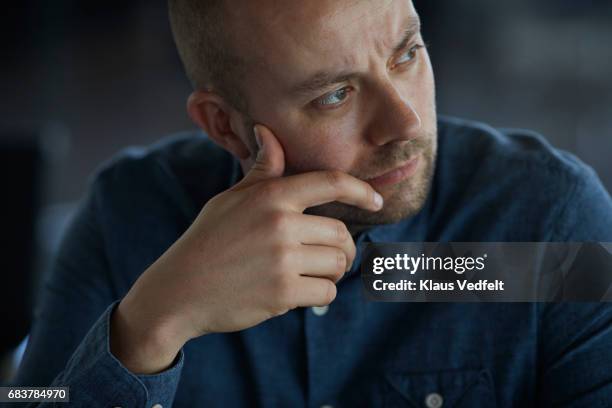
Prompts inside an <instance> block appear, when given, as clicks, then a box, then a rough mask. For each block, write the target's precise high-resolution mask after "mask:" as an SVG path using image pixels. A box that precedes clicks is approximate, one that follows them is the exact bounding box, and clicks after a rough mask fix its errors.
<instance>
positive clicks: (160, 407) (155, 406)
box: [151, 404, 164, 408]
mask: <svg viewBox="0 0 612 408" xmlns="http://www.w3.org/2000/svg"><path fill="white" fill-rule="evenodd" d="M151 408H164V407H162V405H161V404H155V405H153V406H152V407H151Z"/></svg>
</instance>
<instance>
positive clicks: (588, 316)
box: [539, 169, 612, 407]
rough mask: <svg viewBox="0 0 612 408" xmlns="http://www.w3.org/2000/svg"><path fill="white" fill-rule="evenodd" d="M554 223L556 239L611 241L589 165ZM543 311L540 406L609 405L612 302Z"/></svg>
mask: <svg viewBox="0 0 612 408" xmlns="http://www.w3.org/2000/svg"><path fill="white" fill-rule="evenodd" d="M557 225H558V228H557V234H556V236H555V239H554V240H556V241H567V242H588V241H591V242H612V200H611V199H610V196H609V195H608V193H607V192H606V191H605V189H604V188H603V186H602V185H601V183H600V182H599V180H598V179H597V177H596V176H595V174H594V173H593V172H592V171H591V170H590V169H585V171H584V173H583V174H582V175H581V177H580V178H579V179H578V180H577V181H576V183H575V185H574V189H573V192H572V193H571V194H570V195H569V197H568V200H567V203H566V205H565V207H564V210H563V212H562V213H561V216H560V218H559V219H558V220H557ZM608 267H609V265H608ZM600 273H612V271H609V270H608V271H605V272H603V271H602V272H600ZM541 309H542V313H541V325H540V327H541V334H540V347H539V350H540V359H539V360H540V367H539V372H540V384H539V397H540V401H539V402H540V405H542V406H567V407H583V406H593V407H607V406H612V303H604V302H602V303H550V304H543V305H542V308H541Z"/></svg>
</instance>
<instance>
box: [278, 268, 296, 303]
mask: <svg viewBox="0 0 612 408" xmlns="http://www.w3.org/2000/svg"><path fill="white" fill-rule="evenodd" d="M295 290H296V289H295V285H294V283H293V280H292V279H290V278H289V275H287V274H283V275H280V276H279V277H278V278H277V279H276V285H275V297H276V299H277V301H278V303H279V305H280V307H282V308H289V309H293V308H294V307H295V305H294V304H295Z"/></svg>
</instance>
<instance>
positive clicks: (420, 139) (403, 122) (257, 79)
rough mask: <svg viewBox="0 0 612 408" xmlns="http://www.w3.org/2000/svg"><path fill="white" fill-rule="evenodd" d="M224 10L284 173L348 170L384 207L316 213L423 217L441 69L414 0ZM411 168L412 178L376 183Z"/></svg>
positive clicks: (340, 0)
mask: <svg viewBox="0 0 612 408" xmlns="http://www.w3.org/2000/svg"><path fill="white" fill-rule="evenodd" d="M227 5H228V13H229V15H230V18H229V19H228V21H231V23H230V24H231V29H232V30H233V31H232V32H233V39H232V48H233V49H234V50H235V52H237V53H238V54H239V55H240V56H242V58H243V59H244V60H245V61H246V62H247V64H248V68H247V72H248V74H247V76H246V77H245V78H244V80H243V81H242V82H241V84H242V89H243V92H244V94H245V96H246V98H247V100H248V105H249V116H250V117H251V119H252V120H253V121H254V122H256V123H262V124H264V125H266V126H268V127H269V128H270V129H271V130H272V131H273V132H274V134H275V135H276V137H277V138H278V139H279V142H280V143H281V145H282V146H283V148H284V151H285V161H286V174H287V175H291V174H297V173H302V172H308V171H314V170H328V169H336V170H341V171H344V172H346V173H349V174H351V175H353V176H355V177H357V178H360V179H362V180H366V181H368V182H370V184H372V186H373V187H374V188H375V189H376V190H377V191H378V192H379V193H380V194H381V195H382V196H383V197H384V199H385V206H384V208H383V209H382V210H381V211H379V212H377V213H372V212H369V211H365V210H361V209H358V208H355V207H352V206H348V205H345V204H341V203H331V204H326V205H322V206H319V207H315V208H311V209H309V210H307V212H308V213H311V214H318V215H324V216H329V217H334V218H338V219H340V220H342V221H344V222H346V223H347V224H349V225H353V226H356V225H370V224H384V223H392V222H397V221H399V220H400V219H402V218H404V217H406V216H410V215H413V214H414V213H416V212H418V211H419V210H420V209H421V207H422V205H423V203H424V201H425V199H426V196H427V193H428V190H429V185H430V181H431V178H432V175H433V171H434V162H435V155H436V147H437V143H436V135H437V130H436V109H435V91H434V79H433V72H432V68H431V64H430V61H429V57H428V54H427V51H426V49H425V48H423V39H422V38H421V35H420V30H419V23H418V16H417V14H416V11H415V10H414V7H413V5H412V2H411V1H410V0H384V1H383V0H375V1H374V0H372V1H369V0H317V1H303V2H302V1H300V2H277V1H257V2H250V1H249V2H247V1H240V0H232V1H229V2H228V3H227ZM250 143H251V142H250V141H249V144H247V145H250ZM413 159H416V160H414V161H412V160H413ZM409 161H412V165H411V166H410V165H409V166H407V167H408V169H407V170H410V172H409V176H408V177H405V178H403V179H401V180H399V181H397V177H396V178H395V179H394V178H393V177H392V176H393V175H390V176H389V175H388V174H387V177H386V180H381V179H380V177H379V178H378V180H376V179H374V178H377V177H378V176H380V175H383V174H385V173H388V172H390V171H392V170H393V169H396V168H398V167H400V166H405V165H406V163H408V162H409ZM249 165H250V162H249V163H246V162H243V168H245V167H246V168H245V170H248V167H247V166H249ZM395 176H397V173H396V174H395ZM383 178H384V177H383ZM372 179H374V180H372Z"/></svg>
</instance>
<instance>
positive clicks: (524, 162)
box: [436, 117, 612, 241]
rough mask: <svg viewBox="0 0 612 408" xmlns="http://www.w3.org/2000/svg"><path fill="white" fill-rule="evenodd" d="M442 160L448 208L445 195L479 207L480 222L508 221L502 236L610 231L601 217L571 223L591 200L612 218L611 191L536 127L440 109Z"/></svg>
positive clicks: (579, 236) (440, 175)
mask: <svg viewBox="0 0 612 408" xmlns="http://www.w3.org/2000/svg"><path fill="white" fill-rule="evenodd" d="M437 165H438V167H437V175H436V177H437V185H436V191H437V194H438V196H439V197H440V199H442V202H440V201H438V203H439V204H440V205H441V206H442V207H447V210H450V209H449V208H448V204H444V202H446V203H453V202H457V203H461V207H462V209H463V210H464V211H460V212H461V213H465V210H467V211H468V212H469V211H471V212H473V213H475V214H478V217H477V220H475V222H476V223H477V224H478V223H483V222H487V223H495V224H496V225H497V227H494V228H492V229H493V230H495V229H499V228H502V227H505V233H507V234H501V236H500V237H505V238H507V237H511V238H516V239H517V240H519V239H522V240H527V239H529V240H542V241H544V240H566V239H576V240H586V239H589V237H593V238H592V239H594V240H597V239H600V238H603V236H602V235H609V234H601V232H602V231H599V230H598V227H597V226H596V225H595V224H596V222H595V220H592V221H589V222H588V223H587V224H588V226H586V227H585V228H586V229H585V230H584V231H581V232H580V233H578V229H576V228H578V227H576V228H574V227H572V225H573V224H575V223H576V222H577V221H578V220H580V219H581V218H584V217H582V216H581V215H580V208H581V205H584V204H585V201H589V200H590V203H589V206H590V207H591V208H592V210H593V211H595V212H597V213H598V215H599V216H601V217H603V219H602V221H603V222H604V223H605V222H610V223H611V224H610V225H609V227H610V226H612V202H611V200H610V196H609V195H608V194H607V192H606V191H605V189H604V187H603V186H602V185H601V182H600V181H599V178H598V177H597V175H596V174H595V172H594V171H593V169H592V168H591V167H589V166H587V165H586V164H584V163H583V162H582V161H581V160H579V159H578V158H577V157H575V156H574V155H572V154H570V153H568V152H565V151H562V150H560V149H556V148H554V147H553V146H552V145H551V144H550V143H549V142H548V141H547V140H546V139H545V138H544V137H543V136H541V135H539V134H538V133H536V132H533V131H529V130H524V129H496V128H493V127H491V126H489V125H486V124H483V123H479V122H474V121H468V120H462V119H456V118H448V117H442V118H441V119H440V121H439V155H438V161H437ZM453 210H455V211H458V210H459V208H454V209H453ZM582 210H584V211H586V210H587V208H584V207H583V208H582ZM518 223H522V226H521V225H517V224H518ZM573 228H574V229H573ZM494 235H495V234H494ZM611 239H612V238H611Z"/></svg>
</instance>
